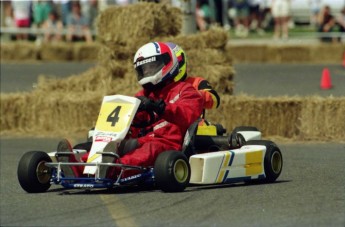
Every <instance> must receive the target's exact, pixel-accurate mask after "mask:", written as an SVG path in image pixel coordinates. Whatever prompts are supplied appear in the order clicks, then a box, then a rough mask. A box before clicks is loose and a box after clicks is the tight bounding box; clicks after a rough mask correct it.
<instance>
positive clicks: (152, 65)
mask: <svg viewBox="0 0 345 227" xmlns="http://www.w3.org/2000/svg"><path fill="white" fill-rule="evenodd" d="M163 67H164V63H163V62H160V61H154V62H149V63H145V64H143V65H139V66H137V67H136V68H135V70H136V71H137V77H138V80H141V79H143V78H145V77H150V76H154V75H155V74H156V73H158V72H159V71H160V70H161V69H162V68H163Z"/></svg>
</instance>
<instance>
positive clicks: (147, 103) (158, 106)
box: [137, 96, 166, 115]
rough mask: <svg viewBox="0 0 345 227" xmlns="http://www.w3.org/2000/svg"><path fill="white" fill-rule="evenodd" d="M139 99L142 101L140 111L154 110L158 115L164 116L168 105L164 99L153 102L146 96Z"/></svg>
mask: <svg viewBox="0 0 345 227" xmlns="http://www.w3.org/2000/svg"><path fill="white" fill-rule="evenodd" d="M137 98H138V99H140V101H141V102H140V105H139V110H152V111H154V112H155V113H156V114H158V115H162V114H163V113H164V110H165V106H166V105H165V102H164V101H163V100H162V99H159V100H157V101H153V100H152V99H149V98H147V97H145V96H139V97H137Z"/></svg>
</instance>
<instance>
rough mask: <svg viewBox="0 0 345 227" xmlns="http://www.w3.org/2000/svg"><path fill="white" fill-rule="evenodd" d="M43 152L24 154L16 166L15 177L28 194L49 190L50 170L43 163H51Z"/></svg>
mask: <svg viewBox="0 0 345 227" xmlns="http://www.w3.org/2000/svg"><path fill="white" fill-rule="evenodd" d="M51 161H52V160H51V158H50V157H49V155H48V154H47V153H45V152H43V151H29V152H27V153H25V154H24V155H23V156H22V157H21V159H20V161H19V164H18V169H17V176H18V180H19V184H20V186H22V188H23V189H24V190H25V191H27V192H29V193H39V192H45V191H47V190H48V189H49V188H50V185H51V184H50V179H51V169H50V168H49V167H47V166H46V165H45V164H44V163H46V162H51Z"/></svg>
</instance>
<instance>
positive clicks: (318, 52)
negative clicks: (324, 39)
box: [309, 43, 345, 64]
mask: <svg viewBox="0 0 345 227" xmlns="http://www.w3.org/2000/svg"><path fill="white" fill-rule="evenodd" d="M309 50H310V62H313V63H339V64H340V63H341V62H342V60H343V54H344V53H345V47H344V44H342V43H332V44H320V45H313V46H310V47H309Z"/></svg>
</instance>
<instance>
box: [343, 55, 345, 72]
mask: <svg viewBox="0 0 345 227" xmlns="http://www.w3.org/2000/svg"><path fill="white" fill-rule="evenodd" d="M343 67H344V68H345V51H344V54H343Z"/></svg>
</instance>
